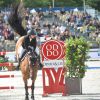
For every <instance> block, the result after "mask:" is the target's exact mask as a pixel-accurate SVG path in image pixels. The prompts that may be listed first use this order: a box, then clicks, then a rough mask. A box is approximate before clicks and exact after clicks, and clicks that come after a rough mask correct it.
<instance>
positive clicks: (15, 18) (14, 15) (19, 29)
mask: <svg viewBox="0 0 100 100" xmlns="http://www.w3.org/2000/svg"><path fill="white" fill-rule="evenodd" d="M19 6H20V3H18V4H14V5H13V7H12V10H11V13H10V15H9V18H8V22H9V24H10V26H11V27H12V28H13V29H14V31H15V32H16V33H17V34H19V35H20V36H24V35H26V34H27V31H26V30H25V29H24V27H23V25H22V17H21V14H19V12H18V8H19Z"/></svg>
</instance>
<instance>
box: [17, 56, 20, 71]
mask: <svg viewBox="0 0 100 100" xmlns="http://www.w3.org/2000/svg"><path fill="white" fill-rule="evenodd" d="M20 61H21V59H20V58H19V59H18V65H17V66H16V70H19V67H20Z"/></svg>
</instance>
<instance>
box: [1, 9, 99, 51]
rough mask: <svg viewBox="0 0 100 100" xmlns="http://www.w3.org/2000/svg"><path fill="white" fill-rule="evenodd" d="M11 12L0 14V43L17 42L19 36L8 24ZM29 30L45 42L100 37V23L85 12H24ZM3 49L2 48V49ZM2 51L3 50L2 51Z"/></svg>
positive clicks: (23, 22)
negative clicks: (80, 37)
mask: <svg viewBox="0 0 100 100" xmlns="http://www.w3.org/2000/svg"><path fill="white" fill-rule="evenodd" d="M9 14H10V12H9V11H7V12H3V11H1V12H0V41H3V42H4V41H6V40H9V41H14V42H16V41H17V39H18V38H19V36H18V35H17V34H16V33H15V32H14V30H13V29H12V28H11V27H10V25H9V23H8V17H9ZM22 24H23V27H24V28H25V29H26V30H27V32H28V31H29V30H30V29H34V30H35V32H36V34H41V37H42V38H44V40H48V39H57V40H62V41H65V40H66V38H69V37H70V36H73V37H75V36H77V37H79V36H84V37H85V38H86V39H87V40H88V39H90V40H91V39H92V40H97V39H98V38H99V37H100V21H99V20H98V18H93V17H92V16H91V15H89V14H88V13H86V12H83V11H79V10H78V11H64V10H61V11H46V12H42V11H39V10H38V11H36V10H34V9H33V10H31V11H30V10H29V9H28V8H27V9H26V10H25V12H24V17H23V21H22ZM0 48H1V47H0ZM0 51H2V48H1V49H0Z"/></svg>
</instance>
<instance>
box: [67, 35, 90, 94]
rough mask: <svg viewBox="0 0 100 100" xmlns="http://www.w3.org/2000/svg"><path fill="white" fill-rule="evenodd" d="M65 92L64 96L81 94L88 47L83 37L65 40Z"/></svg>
mask: <svg viewBox="0 0 100 100" xmlns="http://www.w3.org/2000/svg"><path fill="white" fill-rule="evenodd" d="M65 47H66V56H65V69H66V70H67V71H66V73H65V88H66V89H65V91H66V94H82V78H83V77H84V76H85V72H86V65H85V61H86V59H87V58H88V57H87V51H88V50H89V46H88V43H87V41H86V40H85V39H84V38H83V37H75V38H73V37H71V38H69V39H67V40H66V43H65Z"/></svg>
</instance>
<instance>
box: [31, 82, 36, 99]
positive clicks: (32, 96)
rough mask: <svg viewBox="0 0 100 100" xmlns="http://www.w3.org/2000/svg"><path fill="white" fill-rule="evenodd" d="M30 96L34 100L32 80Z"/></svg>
mask: <svg viewBox="0 0 100 100" xmlns="http://www.w3.org/2000/svg"><path fill="white" fill-rule="evenodd" d="M31 98H32V100H35V99H34V82H32V85H31Z"/></svg>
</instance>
